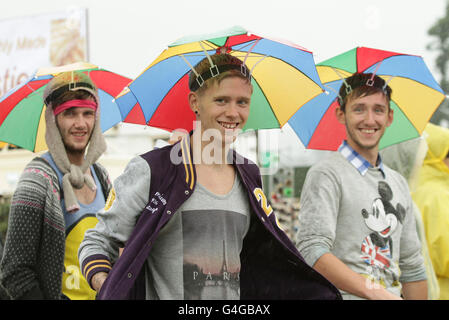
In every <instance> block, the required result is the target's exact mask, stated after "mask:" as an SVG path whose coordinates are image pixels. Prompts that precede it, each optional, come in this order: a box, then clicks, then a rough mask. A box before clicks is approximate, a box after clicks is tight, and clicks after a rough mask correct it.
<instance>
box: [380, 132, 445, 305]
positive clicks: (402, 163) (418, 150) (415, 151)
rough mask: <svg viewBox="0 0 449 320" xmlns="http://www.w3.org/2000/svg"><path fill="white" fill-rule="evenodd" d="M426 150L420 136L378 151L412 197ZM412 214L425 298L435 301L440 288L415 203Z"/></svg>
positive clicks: (419, 212)
mask: <svg viewBox="0 0 449 320" xmlns="http://www.w3.org/2000/svg"><path fill="white" fill-rule="evenodd" d="M424 135H425V133H424ZM427 149H428V148H427V143H426V140H425V139H424V137H423V136H421V137H418V138H415V139H411V140H407V141H404V142H401V143H397V144H394V145H391V146H389V147H386V148H384V149H382V150H381V151H380V155H381V156H382V161H383V162H384V164H386V165H387V166H389V167H390V168H392V169H393V170H396V171H397V172H399V173H400V174H401V175H402V176H403V177H404V178H405V179H406V180H407V182H408V185H409V188H410V192H411V193H412V195H413V192H414V191H415V190H416V185H417V180H418V172H419V169H420V168H421V166H422V163H423V161H424V158H425V156H426V153H427ZM412 199H413V197H412ZM413 213H414V215H415V220H416V229H417V232H418V236H419V240H420V242H421V254H422V256H423V258H424V264H425V266H426V275H427V289H428V292H427V297H428V299H429V300H437V299H438V297H439V296H440V287H439V285H438V280H437V277H436V275H435V270H434V268H433V265H432V260H431V258H430V255H429V248H428V246H427V240H426V232H425V230H424V224H423V221H422V216H421V211H420V210H419V208H418V206H417V205H416V203H415V202H413Z"/></svg>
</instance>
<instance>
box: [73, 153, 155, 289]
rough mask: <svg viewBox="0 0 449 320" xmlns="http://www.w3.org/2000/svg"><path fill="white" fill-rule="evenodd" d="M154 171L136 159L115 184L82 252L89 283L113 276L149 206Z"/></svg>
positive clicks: (80, 257)
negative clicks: (101, 274) (103, 275)
mask: <svg viewBox="0 0 449 320" xmlns="http://www.w3.org/2000/svg"><path fill="white" fill-rule="evenodd" d="M150 177H151V171H150V167H149V166H148V164H147V162H146V161H145V160H144V159H142V158H141V157H140V156H137V157H134V158H133V159H132V160H131V161H130V162H129V164H128V165H127V166H126V168H125V171H124V172H123V173H122V174H121V175H120V176H119V177H118V178H117V179H116V180H115V181H114V183H113V188H112V190H111V192H110V193H109V196H108V199H107V201H106V205H105V207H104V209H102V210H100V211H99V212H97V218H98V223H97V225H96V226H95V228H93V229H90V230H87V231H86V233H85V235H84V239H83V241H82V242H81V245H80V247H79V250H78V259H79V262H80V266H81V271H82V273H83V275H84V276H85V278H86V280H87V281H88V283H89V284H90V283H91V279H92V276H93V275H94V274H96V273H98V272H100V271H104V272H109V271H110V269H111V267H112V264H113V263H114V262H115V260H117V258H118V253H119V248H122V247H124V246H125V244H126V241H127V240H128V238H129V236H130V235H131V232H132V230H133V228H134V226H135V224H136V221H137V218H138V216H139V215H140V213H141V212H142V210H143V209H144V207H145V205H146V204H147V203H148V197H149V190H150Z"/></svg>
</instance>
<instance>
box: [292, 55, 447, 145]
mask: <svg viewBox="0 0 449 320" xmlns="http://www.w3.org/2000/svg"><path fill="white" fill-rule="evenodd" d="M317 70H318V74H319V76H320V79H321V81H322V83H323V86H324V88H325V89H326V92H324V93H323V94H321V95H319V96H318V97H316V98H315V99H313V100H312V101H310V102H309V103H307V104H306V105H304V106H303V107H302V108H301V109H299V110H298V112H296V113H295V115H293V116H292V117H291V119H290V120H289V124H290V126H291V127H292V128H293V130H294V131H295V132H296V134H297V135H298V137H299V138H300V140H301V142H302V143H303V144H304V145H305V146H306V147H307V148H309V149H317V150H337V148H338V146H339V145H340V144H341V142H342V141H343V140H344V139H346V131H345V127H344V125H342V124H340V123H339V122H338V121H337V118H336V117H335V109H336V108H337V107H338V106H339V104H338V99H337V97H338V92H339V90H340V87H341V85H342V84H343V78H347V77H349V76H351V75H352V74H353V73H356V72H358V73H375V74H376V75H378V76H379V77H381V78H383V79H384V80H385V81H386V82H387V83H388V85H389V86H390V88H391V89H392V91H393V92H392V96H391V101H390V108H392V109H393V112H394V120H393V123H392V124H391V126H389V127H388V128H387V129H386V131H385V134H384V136H383V137H382V139H381V140H380V144H379V148H381V149H382V148H384V147H387V146H390V145H393V144H395V143H399V142H402V141H405V140H408V139H413V138H416V137H418V136H420V135H421V133H422V132H423V130H424V128H425V126H426V124H427V123H428V121H429V119H430V118H431V117H432V115H433V113H434V112H435V111H436V109H437V108H438V107H439V106H440V104H441V103H442V101H443V100H444V97H445V95H444V92H443V90H442V89H441V88H440V86H439V85H438V83H437V82H436V80H435V79H434V77H433V76H432V74H431V73H430V71H429V69H428V68H427V66H426V64H425V63H424V60H423V59H422V57H419V56H416V55H409V54H402V53H396V52H391V51H384V50H378V49H372V48H366V47H357V48H354V49H352V50H349V51H347V52H345V53H342V54H340V55H338V56H335V57H333V58H331V59H328V60H326V61H323V62H321V63H319V64H318V65H317Z"/></svg>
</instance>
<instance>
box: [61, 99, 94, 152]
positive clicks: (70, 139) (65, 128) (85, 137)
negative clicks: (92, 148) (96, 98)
mask: <svg viewBox="0 0 449 320" xmlns="http://www.w3.org/2000/svg"><path fill="white" fill-rule="evenodd" d="M56 124H57V126H58V129H59V132H60V133H61V138H62V141H63V143H64V146H65V149H66V151H67V154H68V155H69V154H83V155H84V152H85V150H86V147H87V145H88V143H89V140H90V137H91V135H92V131H93V128H94V125H95V110H93V109H91V108H84V107H73V108H69V109H66V110H64V111H62V112H61V113H60V114H58V115H57V116H56Z"/></svg>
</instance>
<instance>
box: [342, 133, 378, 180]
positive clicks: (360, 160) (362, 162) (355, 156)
mask: <svg viewBox="0 0 449 320" xmlns="http://www.w3.org/2000/svg"><path fill="white" fill-rule="evenodd" d="M338 152H340V153H341V154H342V155H343V157H345V159H346V160H348V161H349V162H350V163H351V164H352V165H353V166H354V167H355V168H356V169H357V170H358V171H359V172H360V174H361V175H362V176H364V175H365V174H366V172H367V171H368V168H374V167H373V166H372V165H371V163H369V162H368V161H367V160H366V159H365V158H364V157H362V156H361V155H360V154H359V153H357V151H355V150H354V149H352V147H351V146H350V145H349V144H348V143H347V142H346V140H344V141H343V143H342V144H341V145H340V147H339V148H338ZM377 164H378V166H377V168H378V169H379V170H380V172H382V175H383V176H384V178H385V170H384V164H383V162H382V158H381V157H380V154H379V155H378V157H377Z"/></svg>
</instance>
